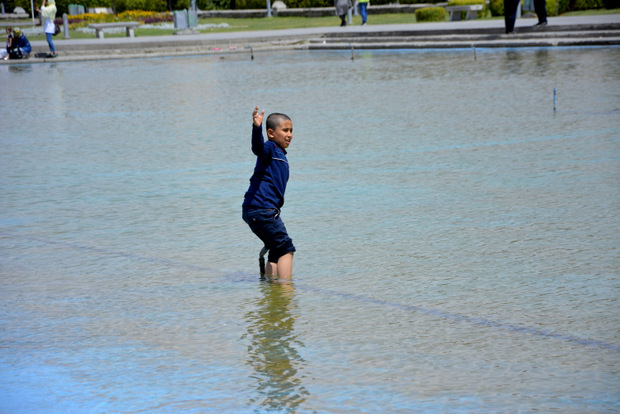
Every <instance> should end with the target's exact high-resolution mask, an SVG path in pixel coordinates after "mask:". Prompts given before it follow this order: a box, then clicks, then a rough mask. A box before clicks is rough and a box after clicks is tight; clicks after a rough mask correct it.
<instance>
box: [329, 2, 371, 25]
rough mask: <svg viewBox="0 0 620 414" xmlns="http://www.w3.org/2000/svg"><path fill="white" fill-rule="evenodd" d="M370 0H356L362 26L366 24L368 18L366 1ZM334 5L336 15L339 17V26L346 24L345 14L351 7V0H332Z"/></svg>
mask: <svg viewBox="0 0 620 414" xmlns="http://www.w3.org/2000/svg"><path fill="white" fill-rule="evenodd" d="M369 2H370V0H357V5H358V6H359V10H360V15H361V16H362V26H366V21H367V20H368V3H369ZM334 7H336V15H338V17H340V26H346V25H347V14H348V13H349V10H351V9H352V8H353V6H352V5H351V0H334Z"/></svg>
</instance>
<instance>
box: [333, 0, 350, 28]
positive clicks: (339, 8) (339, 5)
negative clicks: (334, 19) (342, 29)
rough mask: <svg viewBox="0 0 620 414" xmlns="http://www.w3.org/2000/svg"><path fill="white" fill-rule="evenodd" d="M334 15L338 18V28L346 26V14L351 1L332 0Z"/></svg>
mask: <svg viewBox="0 0 620 414" xmlns="http://www.w3.org/2000/svg"><path fill="white" fill-rule="evenodd" d="M334 6H335V7H336V14H337V15H338V16H340V26H346V25H347V12H348V11H349V9H350V8H351V0H334Z"/></svg>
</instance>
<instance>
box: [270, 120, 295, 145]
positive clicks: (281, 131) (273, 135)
mask: <svg viewBox="0 0 620 414" xmlns="http://www.w3.org/2000/svg"><path fill="white" fill-rule="evenodd" d="M267 136H268V137H269V140H270V141H273V142H275V143H276V144H278V145H279V146H280V148H284V149H286V148H288V146H289V145H290V144H291V140H292V139H293V123H292V122H291V121H289V120H285V121H281V122H280V123H279V124H278V126H277V127H276V129H275V130H273V129H268V130H267Z"/></svg>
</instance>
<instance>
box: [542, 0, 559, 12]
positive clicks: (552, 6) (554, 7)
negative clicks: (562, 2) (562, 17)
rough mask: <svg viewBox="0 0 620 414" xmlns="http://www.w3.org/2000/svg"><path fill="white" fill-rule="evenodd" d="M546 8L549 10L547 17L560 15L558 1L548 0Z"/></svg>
mask: <svg viewBox="0 0 620 414" xmlns="http://www.w3.org/2000/svg"><path fill="white" fill-rule="evenodd" d="M545 8H546V9H547V16H557V15H558V3H557V0H546V3H545Z"/></svg>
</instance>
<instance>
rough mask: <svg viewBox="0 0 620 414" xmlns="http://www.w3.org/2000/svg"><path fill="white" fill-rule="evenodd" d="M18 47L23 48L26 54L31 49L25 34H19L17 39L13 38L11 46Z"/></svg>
mask: <svg viewBox="0 0 620 414" xmlns="http://www.w3.org/2000/svg"><path fill="white" fill-rule="evenodd" d="M12 47H19V48H21V49H22V50H23V52H24V53H26V54H28V53H30V52H31V51H32V47H31V46H30V42H29V41H28V39H27V38H26V36H24V35H21V36H20V37H18V38H17V39H13V46H12Z"/></svg>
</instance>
